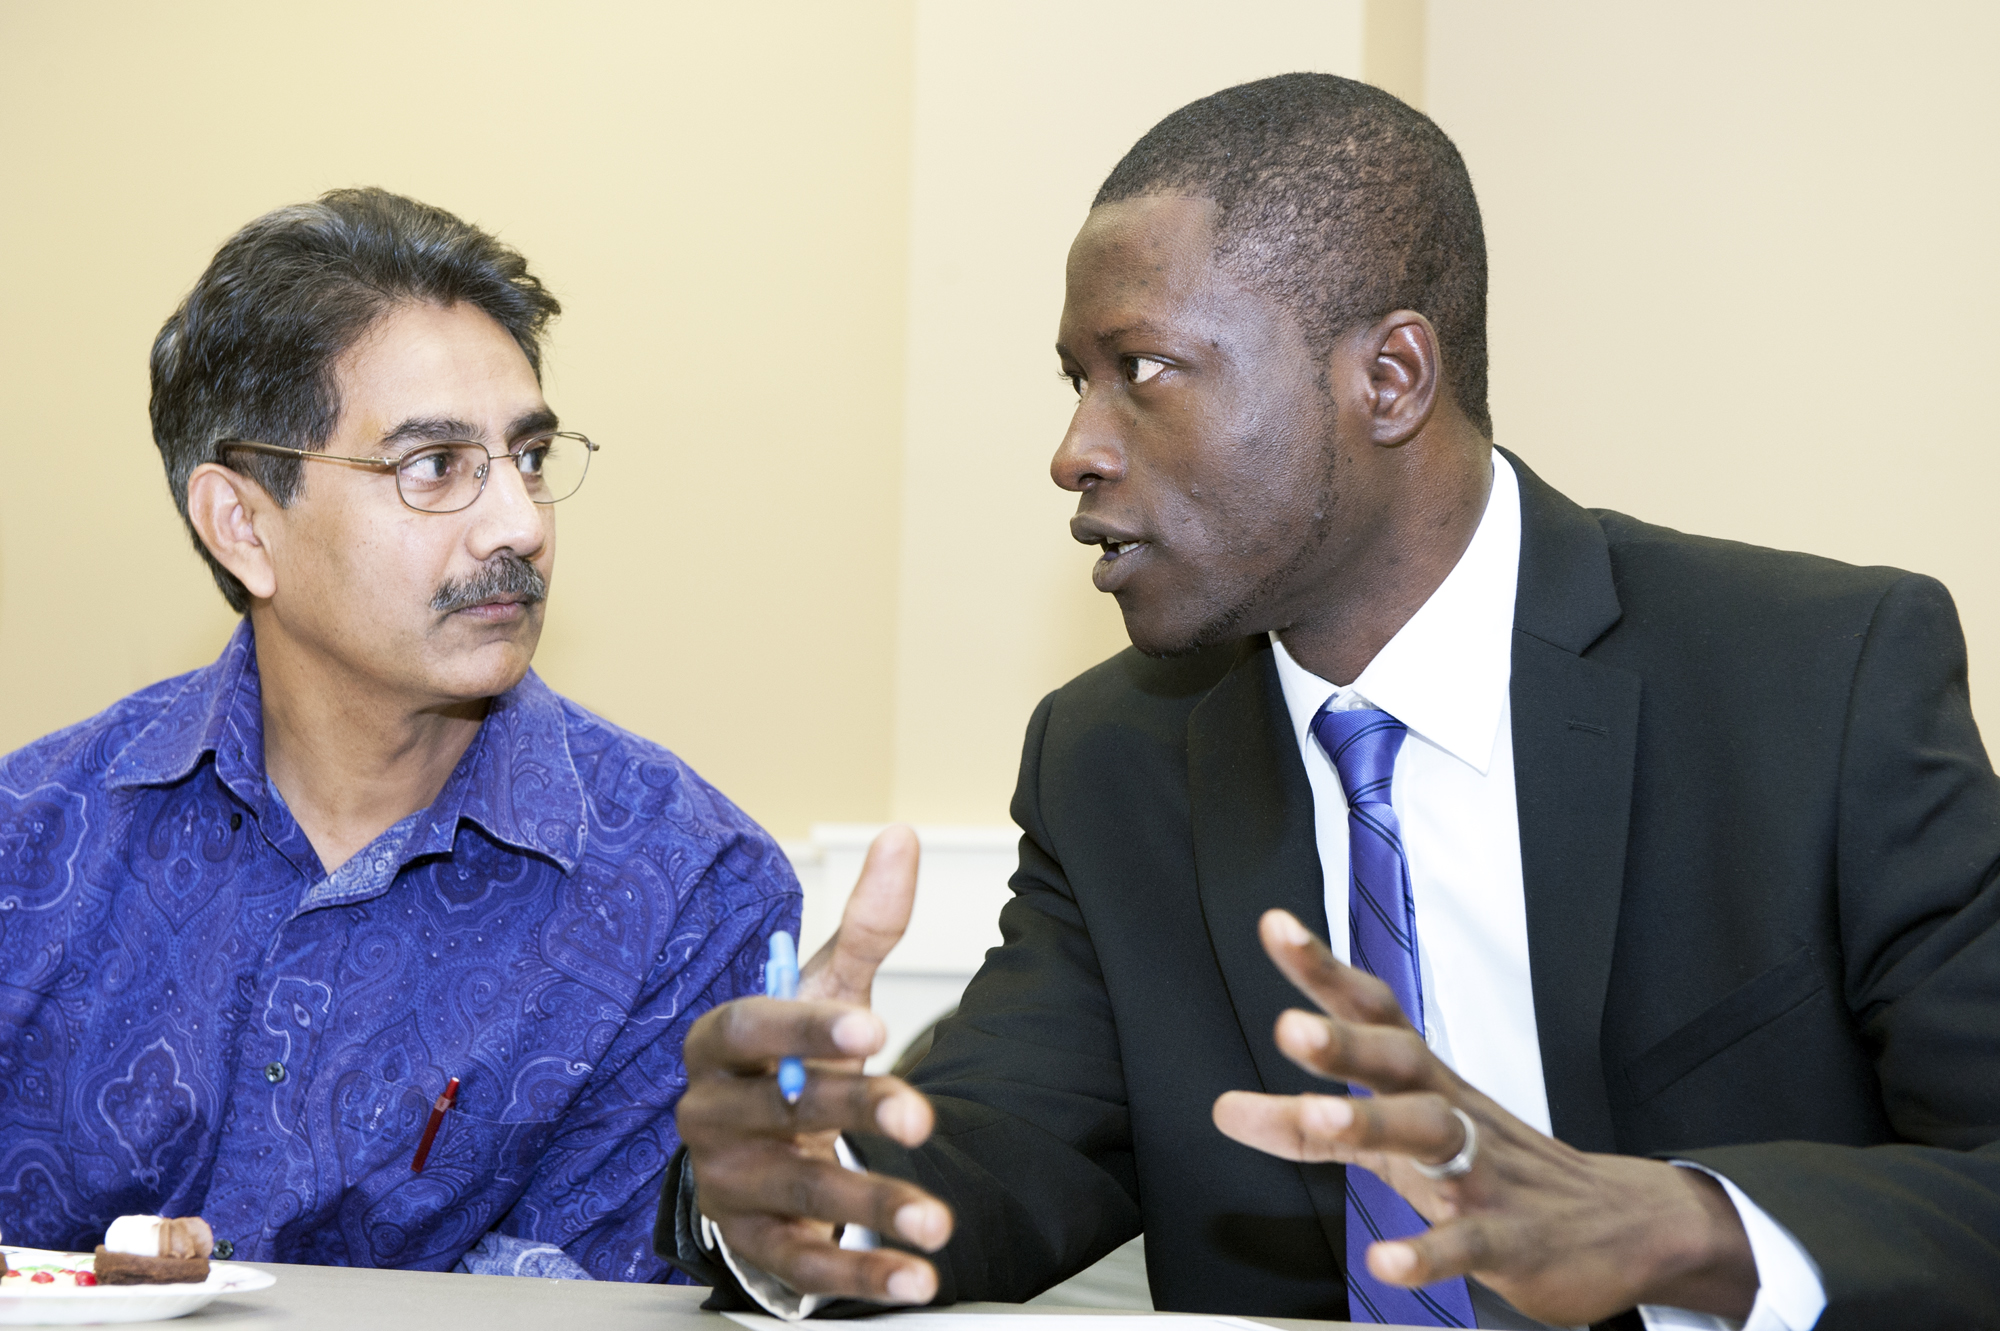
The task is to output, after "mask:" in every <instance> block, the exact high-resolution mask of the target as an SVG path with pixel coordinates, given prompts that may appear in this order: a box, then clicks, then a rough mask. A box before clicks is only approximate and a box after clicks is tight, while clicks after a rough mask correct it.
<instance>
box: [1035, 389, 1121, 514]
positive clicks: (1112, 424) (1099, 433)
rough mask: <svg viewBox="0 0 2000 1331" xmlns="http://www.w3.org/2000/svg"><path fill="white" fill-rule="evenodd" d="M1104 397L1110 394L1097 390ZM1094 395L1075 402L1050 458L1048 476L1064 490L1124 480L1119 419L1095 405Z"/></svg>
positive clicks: (1085, 488)
mask: <svg viewBox="0 0 2000 1331" xmlns="http://www.w3.org/2000/svg"><path fill="white" fill-rule="evenodd" d="M1095 396H1097V397H1100V398H1103V397H1109V396H1110V394H1108V393H1106V394H1096V395H1095ZM1093 406H1094V404H1093V403H1092V401H1091V395H1086V396H1085V397H1084V399H1083V401H1081V402H1079V403H1077V404H1076V414H1075V415H1073V416H1071V417H1070V418H1069V429H1068V430H1067V431H1065V432H1064V434H1063V440H1062V443H1061V444H1060V445H1058V446H1057V448H1056V455H1055V457H1054V458H1052V459H1050V461H1049V476H1050V478H1051V479H1052V480H1054V481H1055V483H1056V484H1057V485H1059V486H1061V487H1062V488H1063V489H1065V490H1073V491H1076V492H1078V493H1081V492H1083V491H1085V490H1089V489H1092V488H1093V487H1095V486H1096V485H1097V484H1098V482H1100V481H1116V480H1122V479H1123V478H1124V476H1125V447H1124V444H1123V442H1122V441H1121V440H1120V439H1119V437H1118V431H1117V428H1116V425H1117V422H1116V421H1115V420H1114V419H1113V418H1112V416H1111V415H1110V414H1109V413H1108V412H1107V411H1105V410H1103V409H1093Z"/></svg>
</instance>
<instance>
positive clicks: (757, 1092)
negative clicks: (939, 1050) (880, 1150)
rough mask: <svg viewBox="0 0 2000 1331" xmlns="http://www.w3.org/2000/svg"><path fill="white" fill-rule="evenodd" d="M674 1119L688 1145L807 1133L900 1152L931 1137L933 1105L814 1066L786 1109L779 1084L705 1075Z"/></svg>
mask: <svg viewBox="0 0 2000 1331" xmlns="http://www.w3.org/2000/svg"><path fill="white" fill-rule="evenodd" d="M674 1119H675V1122H676V1124H677V1125H678V1126H679V1128H680V1134H681V1140H683V1141H685V1142H687V1143H688V1144H689V1145H690V1146H707V1145H719V1144H722V1143H727V1142H730V1141H736V1140H741V1139H743V1138H747V1137H771V1138H781V1139H784V1140H790V1139H792V1138H794V1137H797V1136H799V1135H801V1134H804V1133H813V1132H869V1133H880V1134H881V1135H883V1136H885V1137H890V1138H893V1139H895V1140H896V1141H898V1142H900V1143H901V1144H903V1145H904V1146H920V1145H922V1144H923V1142H924V1139H925V1138H927V1137H929V1136H930V1135H931V1124H932V1121H933V1120H932V1115H931V1106H930V1101H928V1100H926V1099H925V1098H924V1097H923V1096H922V1095H921V1094H920V1093H918V1092H916V1091H913V1090H911V1089H910V1087H909V1086H908V1085H907V1084H906V1083H904V1082H902V1081H899V1080H897V1079H896V1078H894V1077H864V1076H861V1075H860V1074H858V1073H853V1072H848V1071H845V1070H842V1069H838V1068H828V1067H825V1066H823V1065H814V1066H813V1067H812V1068H811V1069H810V1070H809V1071H808V1073H807V1076H806V1089H805V1093H804V1094H803V1095H801V1096H800V1097H799V1100H798V1103H797V1104H788V1103H786V1101H785V1097H784V1096H783V1095H782V1094H781V1093H780V1092H779V1090H778V1083H777V1078H776V1077H773V1076H757V1077H706V1078H702V1079H699V1080H695V1081H691V1082H690V1083H689V1085H688V1089H687V1092H686V1094H684V1095H682V1096H681V1102H680V1105H679V1107H678V1108H677V1109H676V1110H675V1115H674Z"/></svg>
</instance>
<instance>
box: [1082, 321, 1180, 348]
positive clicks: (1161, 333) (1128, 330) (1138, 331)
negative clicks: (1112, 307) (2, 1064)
mask: <svg viewBox="0 0 2000 1331" xmlns="http://www.w3.org/2000/svg"><path fill="white" fill-rule="evenodd" d="M1172 335H1173V330H1172V329H1170V328H1166V327H1164V326H1162V325H1160V324H1156V323H1153V322H1152V321H1151V320H1148V319H1136V320H1134V321H1133V322H1131V323H1128V324H1119V325H1118V326H1117V327H1116V328H1106V329H1105V330H1103V331H1102V332H1099V333H1094V334H1092V335H1091V338H1090V340H1091V341H1092V342H1093V343H1095V344H1096V345H1098V346H1103V345H1104V344H1105V343H1107V342H1116V341H1117V340H1118V339H1120V338H1122V337H1132V336H1144V337H1161V338H1164V337H1171V336H1172ZM1074 354H1075V353H1073V352H1072V351H1071V350H1070V349H1069V344H1068V343H1067V342H1058V343H1056V355H1058V356H1069V355H1074Z"/></svg>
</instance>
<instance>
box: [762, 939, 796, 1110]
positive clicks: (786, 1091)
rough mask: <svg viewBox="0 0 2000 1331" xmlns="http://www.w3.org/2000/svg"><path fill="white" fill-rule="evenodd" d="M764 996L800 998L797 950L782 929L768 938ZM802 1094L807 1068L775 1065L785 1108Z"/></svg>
mask: <svg viewBox="0 0 2000 1331" xmlns="http://www.w3.org/2000/svg"><path fill="white" fill-rule="evenodd" d="M764 996H765V997H766V998H797V997H798V996H799V950H798V947H797V946H796V945H795V944H794V943H793V942H792V936H791V935H790V934H788V933H786V932H785V931H784V930H783V929H780V930H778V932H776V933H774V934H772V935H771V959H770V960H769V961H767V962H765V963H764ZM805 1093H806V1065H805V1064H804V1063H801V1062H800V1061H799V1060H798V1059H796V1058H787V1059H781V1060H780V1061H779V1063H778V1094H780V1095H782V1096H784V1097H785V1103H786V1104H788V1105H795V1104H797V1103H798V1102H799V1097H800V1096H802V1095H804V1094H805Z"/></svg>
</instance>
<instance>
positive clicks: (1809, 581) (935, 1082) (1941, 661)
mask: <svg viewBox="0 0 2000 1331" xmlns="http://www.w3.org/2000/svg"><path fill="white" fill-rule="evenodd" d="M1515 468H1516V470H1517V472H1518V473H1519V476H1520V481H1521V495H1522V506H1523V524H1522V552H1521V569H1520V581H1519V590H1518V593H1517V598H1516V611H1515V634H1514V654H1513V679H1512V723H1513V742H1514V763H1515V772H1516V785H1517V793H1518V803H1519V811H1520V821H1521V857H1522V873H1523V878H1524V882H1525V888H1526V899H1527V912H1528V938H1529V952H1530V960H1531V965H1532V974H1533V988H1534V999H1535V1012H1536V1020H1537V1024H1538V1034H1539V1037H1540V1044H1541V1051H1542V1064H1543V1070H1544V1075H1545V1078H1546V1081H1547V1085H1548V1098H1549V1108H1550V1113H1551V1116H1552V1119H1553V1123H1554V1129H1555V1133H1556V1135H1557V1136H1559V1137H1561V1138H1562V1139H1564V1140H1565V1141H1568V1142H1570V1143H1572V1144H1574V1145H1576V1146H1578V1147H1581V1148H1583V1149H1586V1150H1592V1151H1619V1152H1625V1153H1631V1154H1668V1153H1670V1154H1672V1155H1675V1156H1677V1157H1682V1158H1691V1159H1694V1160H1697V1161H1700V1162H1702V1163H1705V1164H1707V1165H1709V1166H1711V1167H1712V1168H1715V1169H1717V1170H1718V1171H1719V1172H1722V1173H1724V1174H1725V1175H1727V1176H1728V1177H1730V1178H1731V1179H1732V1180H1733V1181H1735V1182H1737V1183H1738V1184H1739V1186H1741V1187H1742V1188H1743V1189H1744V1190H1745V1191H1746V1192H1747V1193H1748V1194H1749V1195H1750V1196H1751V1197H1753V1198H1754V1199H1755V1200H1756V1201H1757V1202H1758V1203H1759V1204H1760V1205H1761V1206H1763V1207H1764V1208H1765V1209H1766V1210H1767V1211H1768V1212H1769V1213H1770V1214H1772V1215H1773V1216H1774V1217H1776V1218H1777V1219H1778V1220H1779V1221H1780V1222H1781V1223H1783V1224H1784V1225H1786V1226H1787V1227H1788V1228H1789V1229H1790V1230H1791V1231H1792V1232H1793V1233H1794V1234H1795V1235H1797V1236H1798V1237H1799V1239H1800V1240H1801V1241H1802V1242H1803V1243H1804V1244H1805V1246H1806V1247H1807V1249H1808V1250H1809V1251H1810V1252H1811V1253H1812V1254H1813V1255H1814V1257H1815V1258H1816V1260H1817V1261H1818V1263H1819V1265H1820V1267H1821V1269H1822V1272H1823V1276H1824V1281H1825V1285H1826V1288H1827V1291H1828V1296H1829V1306H1828V1311H1827V1314H1826V1316H1825V1318H1824V1319H1823V1321H1822V1326H1824V1327H1826V1328H1828V1329H1829V1331H1832V1328H1836V1327H1842V1326H1868V1327H1885V1326H1901V1325H1909V1326H1935V1325H1947V1324H1949V1325H1960V1326H1964V1325H2000V1145H1995V1143H1996V1139H2000V923H1996V917H2000V886H1996V883H1995V878H1996V872H2000V782H1996V779H1995V776H1994V773H1993V770H1992V768H1991V766H1990V764H1989V763H1988V761H1987V758H1986V755H1985V751H1984V749H1983V748H1982V746H1981V744H1980V741H1979V736H1978V732H1977V729H1976V728H1975V726H1974V724H1973V721H1972V715H1971V710H1970V706H1969V703H1968V699H1967V693H1966V684H1965V655H1964V645H1963V641H1962V638H1961V635H1960V632H1959V629H1958V624H1957V618H1956V614H1955V612H1954V610H1953V608H1952V605H1951V602H1950V599H1949V597H1948V596H1947V595H1946V593H1945V591H1944V589H1943V588H1942V587H1941V586H1939V585H1938V584H1937V583H1935V582H1933V581H1931V580H1929V579H1926V578H1921V577H1916V576H1912V575H1909V574H1904V573H1901V572H1898V571H1896V570H1893V569H1881V568H1853V567H1849V566H1846V565H1841V564H1836V563H1833V562H1830V561H1827V560H1822V559H1815V558H1811V557H1808V556H1803V555H1796V554H1784V553H1779V552H1775V551H1769V550H1762V549H1757V548H1753V547H1749V546H1744V545H1737V544H1732V543H1728V542H1722V541H1713V540H1705V539H1700V538H1696V537H1690V536H1686V535H1682V534H1680V533H1678V532H1673V531H1668V530H1665V529H1662V528H1658V527H1651V526H1648V525H1646V524H1644V523H1640V522H1636V521H1633V520H1632V519H1630V518H1626V517H1623V516H1620V515H1618V514H1614V513H1604V512H1588V511H1585V510H1583V509H1581V508H1578V507H1577V506H1576V505H1574V504H1572V503H1570V502H1569V501H1568V500H1566V499H1564V498H1563V497H1562V496H1561V495H1559V494H1557V493H1556V492H1555V491H1554V490H1552V489H1550V488H1549V487H1548V486H1547V485H1545V484H1543V483H1542V482H1541V481H1540V480H1539V479H1538V478H1537V477H1535V476H1534V474H1533V473H1532V472H1530V471H1529V470H1528V469H1527V468H1526V467H1525V466H1522V465H1521V464H1520V463H1519V462H1518V461H1516V462H1515ZM1013 811H1014V816H1015V818H1016V820H1017V821H1018V822H1019V823H1020V825H1021V827H1022V829H1023V832H1024V835H1023V837H1022V841H1021V866H1020V870H1019V872H1018V873H1017V874H1016V875H1015V877H1014V880H1013V887H1014V890H1015V894H1016V895H1015V897H1014V899H1013V900H1012V901H1011V902H1010V903H1009V904H1008V905H1007V907H1006V908H1005V909H1004V910H1003V912H1002V915H1001V926H1002V932H1003V936H1004V940H1005V942H1004V945H1003V946H1002V947H1000V948H999V949H997V950H995V951H994V952H992V953H990V954H989V956H988V958H987V962H986V965H985V967H984V969H982V970H981V971H980V973H979V975H978V977H977V978H976V979H975V980H974V981H973V982H972V984H971V986H970V988H969V989H968V990H967V992H966V995H965V999H964V1002H963V1004H962V1006H961V1007H960V1009H959V1012H958V1014H957V1016H956V1017H955V1018H953V1019H952V1020H950V1021H948V1022H946V1023H945V1024H944V1025H943V1026H942V1027H941V1028H940V1029H939V1032H938V1035H937V1039H936V1043H935V1045H934V1046H933V1048H932V1051H931V1053H930V1054H929V1056H928V1057H927V1058H926V1059H925V1061H924V1062H923V1064H922V1065H921V1067H920V1068H919V1069H918V1071H917V1073H916V1075H915V1076H914V1078H913V1080H914V1081H915V1083H916V1084H917V1085H918V1086H919V1087H921V1088H922V1089H923V1090H924V1091H925V1092H926V1093H927V1094H929V1095H930V1096H931V1097H932V1099H933V1101H934V1103H935V1105H936V1107H937V1112H938V1129H937V1132H936V1134H935V1136H934V1137H933V1138H932V1140H931V1141H930V1142H929V1143H927V1144H926V1145H925V1146H924V1147H922V1148H920V1149H918V1150H916V1151H907V1150H904V1149H902V1148H900V1147H898V1146H896V1145H894V1144H893V1143H890V1142H888V1141H886V1140H882V1139H863V1141H862V1142H861V1143H860V1145H861V1147H862V1154H863V1155H864V1156H865V1158H866V1160H867V1162H868V1164H869V1165H870V1167H872V1168H875V1169H878V1170H883V1171H886V1172H888V1173H892V1174H897V1175H901V1176H904V1177H908V1178H911V1179H913V1180H915V1181H917V1182H918V1183H920V1184H922V1185H923V1186H924V1187H926V1188H928V1189H930V1190H931V1191H932V1192H934V1193H936V1194H937V1195H938V1196H940V1197H942V1198H943V1199H944V1200H946V1201H947V1202H949V1203H950V1204H951V1205H952V1206H953V1207H954V1208H955V1210H956V1211H957V1214H958V1229H957V1232H956V1235H955V1237H954V1238H953V1240H952V1242H951V1244H950V1245H949V1246H948V1247H947V1248H946V1249H945V1250H944V1252H943V1254H942V1255H941V1260H940V1261H939V1272H940V1277H941V1289H940V1298H941V1300H943V1301H949V1300H953V1299H975V1298H986V1299H1022V1298H1027V1297H1029V1296H1031V1295H1033V1294H1035V1293H1036V1292H1038V1291H1040V1290H1041V1289H1043V1288H1046V1287H1047V1286H1048V1285H1050V1284H1052V1283H1054V1282H1056V1281H1058V1280H1060V1279H1062V1278H1064V1277H1066V1276H1067V1275H1069V1274H1072V1273H1074V1272H1075V1271H1077V1270H1079V1269H1081V1268H1082V1267H1084V1266H1086V1265H1087V1264H1089V1263H1090V1262H1092V1261H1094V1260H1095V1259H1096V1258H1097V1257H1099V1256H1100V1255H1102V1254H1103V1253H1105V1252H1108V1251H1109V1250H1110V1249H1111V1248H1113V1247H1115V1246H1117V1245H1118V1244H1119V1243H1122V1242H1123V1241H1124V1240H1126V1239H1128V1238H1129V1237H1131V1236H1132V1235H1133V1234H1134V1233H1136V1232H1138V1231H1139V1229H1140V1228H1141V1227H1142V1226H1143V1228H1144V1230H1145V1234H1146V1244H1147V1247H1146V1252H1147V1263H1148V1267H1149V1273H1150V1276H1151V1283H1152V1287H1153V1292H1154V1297H1155V1299H1156V1301H1157V1302H1158V1304H1159V1305H1160V1306H1161V1307H1164V1308H1171V1309H1177V1310H1187V1311H1215V1312H1228V1313H1252V1314H1262V1315H1272V1316H1317V1317H1329V1316H1332V1317H1338V1316H1342V1315H1343V1314H1344V1310H1345V1307H1346V1301H1345V1294H1344V1290H1343V1285H1342V1279H1341V1272H1340V1260H1341V1259H1340V1254H1341V1253H1342V1252H1343V1250H1344V1245H1343V1235H1342V1227H1343V1212H1344V1202H1343V1187H1342V1178H1341V1171H1340V1168H1339V1167H1338V1166H1333V1165H1306V1166H1300V1165H1296V1164H1292V1163H1289V1162H1286V1161H1282V1160H1278V1159H1275V1158H1272V1157H1270V1156H1265V1155H1262V1154H1259V1153H1258V1152H1255V1151H1252V1150H1250V1149H1248V1148H1246V1147H1243V1146H1239V1145H1237V1144H1236V1143H1234V1142H1231V1141H1229V1140H1228V1139H1226V1138H1224V1137H1222V1136H1221V1135H1220V1134H1219V1133H1218V1132H1217V1131H1216V1130H1215V1128H1214V1126H1213V1124H1212V1122H1211V1119H1210V1108H1211V1106H1212V1105H1213V1103H1214V1101H1215V1098H1216V1097H1217V1096H1218V1095H1219V1094H1221V1093H1222V1092H1223V1091H1225V1090H1229V1089H1232V1088H1249V1089H1261V1090H1265V1091H1269V1092H1275V1093H1282V1094H1289V1093H1296V1092H1300V1091H1305V1090H1308V1089H1315V1088H1316V1089H1325V1083H1318V1082H1315V1081H1314V1080H1313V1079H1312V1078H1310V1077H1308V1076H1307V1075H1306V1074H1305V1073H1303V1072H1301V1071H1299V1070H1298V1069H1297V1068H1295V1067H1294V1066H1293V1065H1292V1064H1290V1063H1289V1062H1287V1061H1286V1060H1285V1059H1284V1058H1283V1057H1282V1056H1280V1055H1279V1053H1278V1052H1277V1050H1276V1048H1275V1046H1274V1045H1273V1043H1272V1038H1271V1032H1272V1025H1273V1022H1274V1021H1275V1019H1276V1018H1277V1015H1278V1013H1279V1012H1280V1011H1282V1010H1283V1009H1284V1008H1286V1007H1289V1006H1294V1005H1297V1004H1298V1003H1299V1001H1300V1000H1299V998H1298V996H1297V995H1296V994H1295V993H1294V992H1293V991H1292V990H1291V989H1290V988H1289V987H1288V986H1287V985H1286V984H1285V982H1284V981H1283V980H1282V978H1281V977H1280V976H1279V975H1278V973H1277V972H1276V970H1275V969H1273V968H1272V966H1271V964H1270V963H1269V961H1268V960H1267V959H1266V958H1265V956H1264V955H1263V952H1262V950H1261V948H1260V947H1259V945H1258V943H1257V938H1256V920H1257V917H1258V916H1259V915H1260V914H1261V913H1262V912H1263V911H1264V910H1266V909H1268V908H1270V907H1272V906H1282V907H1285V908H1286V909H1288V910H1290V911H1291V912H1293V913H1294V914H1295V915H1297V916H1298V917H1299V918H1300V919H1301V920H1305V921H1307V922H1308V923H1309V924H1313V925H1316V927H1318V928H1319V929H1320V931H1321V932H1322V933H1324V931H1325V928H1326V914H1325V909H1324V906H1323V903H1322V897H1321V881H1322V880H1321V874H1320V866H1319V861H1318V855H1317V850H1316V847H1315V842H1314V834H1313V808H1312V798H1311V794H1310V792H1309V789H1308V787H1307V783H1306V777H1305V772H1304V768H1303V766H1302V765H1301V763H1300V760H1299V755H1298V749H1297V746H1296V743H1295V742H1294V739H1293V737H1292V732H1291V727H1290V723H1289V720H1288V718H1287V715H1286V711H1285V705H1284V700H1283V698H1282V695H1281V693H1280V690H1279V686H1278V681H1277V675H1276V671H1275V668H1274V667H1273V665H1272V662H1271V654H1270V650H1269V645H1268V642H1267V641H1265V640H1263V639H1261V638H1260V639H1252V640H1248V641H1245V642H1243V643H1240V644H1234V645H1231V646H1228V647H1226V648H1221V649H1216V650H1211V651H1208V652H1205V653H1202V654H1200V655H1197V656H1192V657H1188V658H1183V659H1179V660H1173V661H1156V660H1151V659H1148V658H1146V657H1144V656H1141V655H1139V654H1138V653H1136V652H1131V651H1128V652H1125V653H1123V654H1121V655H1119V656H1117V657H1114V658H1112V659H1111V660H1110V661H1107V662H1105V663H1104V664H1103V665H1100V666H1098V667H1097V668H1095V669H1094V670H1091V671H1089V672H1088V673H1086V674H1084V675H1082V676H1080V677H1079V678H1077V679H1076V680H1074V681H1072V682H1071V683H1069V684H1068V685H1066V686H1064V687H1063V688H1062V689H1060V690H1058V691H1057V692H1056V693H1054V694H1052V695H1050V696H1049V697H1048V698H1047V699H1045V700H1044V701H1043V703H1042V704H1041V706H1040V707H1039V708H1038V709H1037V711H1036V713H1035V716H1034V719H1033V721H1032V722H1031V723H1030V725H1029V728H1028V736H1027V743H1026V749H1025V753H1024V755H1023V759H1022V767H1021V778H1020V785H1019V788H1018V790H1017V793H1016V795H1015V800H1014V810H1013ZM668 1200H669V1207H671V1204H672V1198H671V1197H670V1198H669V1199H668Z"/></svg>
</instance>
